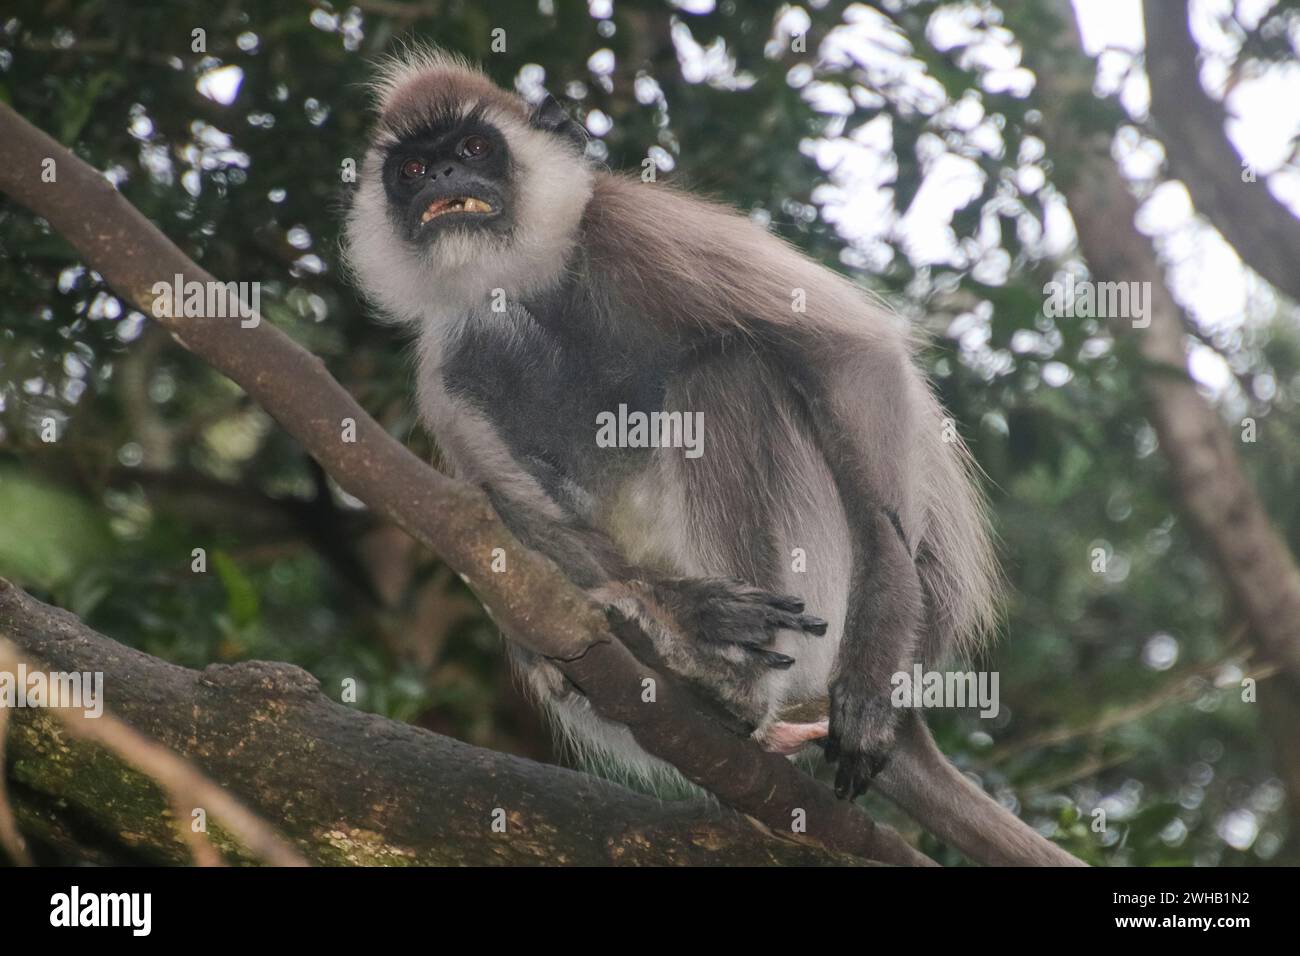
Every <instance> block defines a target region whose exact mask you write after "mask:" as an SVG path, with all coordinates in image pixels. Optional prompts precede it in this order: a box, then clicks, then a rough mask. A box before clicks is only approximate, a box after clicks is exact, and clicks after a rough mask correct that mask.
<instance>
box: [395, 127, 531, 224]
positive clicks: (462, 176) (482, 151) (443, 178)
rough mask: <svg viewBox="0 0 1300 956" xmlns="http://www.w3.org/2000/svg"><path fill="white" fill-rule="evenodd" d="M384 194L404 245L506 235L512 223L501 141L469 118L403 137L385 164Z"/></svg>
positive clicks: (508, 177) (507, 171)
mask: <svg viewBox="0 0 1300 956" xmlns="http://www.w3.org/2000/svg"><path fill="white" fill-rule="evenodd" d="M384 189H385V191H386V192H387V193H388V208H389V212H390V214H391V215H392V216H393V220H394V222H395V223H396V224H397V225H398V228H399V229H401V231H402V233H403V235H405V237H406V238H407V240H408V241H410V242H413V243H419V244H425V243H428V242H432V241H433V240H434V239H436V238H437V237H439V236H442V235H444V234H446V233H447V232H448V231H471V232H478V231H485V232H497V233H500V232H505V231H507V230H508V229H509V228H510V226H511V224H512V216H511V198H512V195H511V193H512V190H511V162H510V154H509V150H508V149H507V147H506V142H505V137H503V136H502V135H501V133H500V132H499V131H498V130H497V129H496V127H494V126H492V125H491V124H490V123H488V122H486V121H485V120H483V119H482V118H480V117H476V116H473V115H470V116H467V117H464V118H463V119H462V118H457V119H454V120H451V121H447V122H442V123H436V124H434V125H432V126H430V127H429V128H427V129H423V130H420V131H418V132H415V133H413V134H411V135H409V136H406V137H404V138H403V139H402V140H401V141H400V142H399V143H397V145H395V146H393V147H392V148H390V149H389V151H388V154H387V156H386V157H385V159H384Z"/></svg>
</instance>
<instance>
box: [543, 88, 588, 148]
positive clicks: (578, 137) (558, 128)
mask: <svg viewBox="0 0 1300 956" xmlns="http://www.w3.org/2000/svg"><path fill="white" fill-rule="evenodd" d="M528 120H529V122H530V123H532V125H533V126H535V127H537V129H540V130H545V131H546V132H548V133H554V134H555V135H556V136H561V137H563V138H564V139H567V140H568V141H569V142H570V143H572V144H573V145H575V146H577V147H578V149H580V150H583V151H585V150H586V149H587V131H586V130H585V129H583V128H582V124H580V123H579V122H578V121H577V120H575V119H574V118H573V117H572V116H570V115H569V114H568V113H566V112H565V111H564V107H563V106H561V105H560V103H559V100H557V99H556V98H555V97H554V96H552V95H551V94H550V93H547V94H546V96H544V97H543V98H542V101H541V102H540V103H538V104H537V105H536V106H535V107H533V112H532V115H531V116H530V117H529V118H528Z"/></svg>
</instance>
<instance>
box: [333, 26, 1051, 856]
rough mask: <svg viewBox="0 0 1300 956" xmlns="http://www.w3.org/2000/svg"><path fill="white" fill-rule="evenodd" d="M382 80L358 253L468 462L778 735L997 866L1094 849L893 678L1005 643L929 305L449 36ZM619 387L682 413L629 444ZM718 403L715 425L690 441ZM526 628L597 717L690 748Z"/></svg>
mask: <svg viewBox="0 0 1300 956" xmlns="http://www.w3.org/2000/svg"><path fill="white" fill-rule="evenodd" d="M375 92H376V94H377V100H378V114H379V115H378V123H377V127H376V129H375V131H374V134H373V139H372V142H371V146H370V148H369V151H368V152H367V155H366V157H365V160H364V163H363V166H362V170H361V176H360V177H359V179H360V181H359V184H358V189H357V192H356V196H355V200H354V202H353V204H352V207H351V210H350V213H349V216H348V221H347V226H346V235H345V245H346V259H347V262H348V266H349V268H350V270H351V271H352V273H353V275H354V276H355V278H356V280H357V282H358V283H359V285H360V287H361V288H362V289H363V291H364V292H365V294H366V295H367V297H368V298H369V299H370V300H371V301H372V302H373V304H374V305H375V306H376V307H377V308H378V309H379V310H380V311H381V312H382V313H383V315H384V316H385V317H386V318H388V319H389V320H391V321H396V322H400V323H408V324H410V325H411V326H412V327H413V328H414V329H415V331H416V333H417V350H418V366H419V368H418V402H419V409H420V413H421V416H422V418H423V420H424V422H425V424H426V425H427V426H428V428H429V429H430V430H431V431H432V433H433V434H434V436H435V437H436V439H437V441H438V444H439V447H440V449H441V451H442V452H443V455H444V457H445V459H446V461H447V462H448V464H449V465H450V466H451V468H452V469H453V470H454V472H455V474H456V475H457V476H458V477H460V478H462V479H464V480H466V481H470V482H473V483H475V484H476V485H479V486H480V487H482V488H483V489H484V490H485V491H486V493H487V494H488V496H489V498H490V500H491V501H492V503H493V506H494V507H495V508H496V509H497V511H498V513H499V514H500V516H501V518H502V520H503V521H504V523H505V524H506V525H507V527H509V528H510V530H511V531H512V532H513V533H514V534H515V535H516V536H518V537H519V538H520V540H521V541H523V542H524V543H525V544H526V545H527V546H529V547H531V548H534V549H536V550H538V551H540V552H542V553H544V554H546V555H548V556H549V557H550V558H552V559H553V560H554V561H555V562H556V563H557V564H558V565H559V566H560V568H561V569H562V570H563V571H564V572H565V573H566V574H567V575H568V576H569V577H570V578H571V579H572V580H573V581H574V582H575V583H576V584H578V585H579V586H581V587H583V588H585V589H587V590H588V591H589V593H591V594H592V595H593V596H595V597H597V598H598V599H600V600H602V601H604V602H605V603H606V605H609V606H613V607H616V608H619V609H621V610H622V612H623V613H625V614H627V615H629V616H634V617H635V618H636V619H637V620H638V621H639V622H640V623H641V624H642V625H643V627H644V629H645V631H646V633H647V634H648V635H649V636H650V637H651V641H652V643H653V645H654V651H655V652H656V654H657V655H658V656H659V658H660V660H661V661H662V662H663V663H664V664H665V666H667V667H668V669H670V670H671V671H673V672H675V673H677V674H678V675H680V676H681V677H683V678H685V679H687V680H688V681H690V682H691V683H693V684H694V685H696V686H698V687H704V688H707V689H708V690H709V691H710V693H711V694H712V695H713V696H714V697H715V698H716V699H717V700H719V701H720V702H721V703H722V704H723V705H724V706H725V708H726V709H727V710H728V711H729V712H730V713H731V714H733V715H735V716H736V717H737V718H739V719H740V720H741V721H743V722H744V724H745V726H746V727H747V728H752V729H753V735H754V737H755V738H756V739H757V740H758V741H759V742H760V743H761V744H763V745H764V746H765V747H767V748H768V749H770V750H774V751H777V752H781V753H795V752H797V751H799V750H801V749H804V748H805V746H806V745H807V744H809V743H810V742H812V741H819V742H820V743H822V745H823V746H824V750H825V756H826V758H827V759H828V760H830V761H833V762H835V763H836V765H837V766H836V777H835V789H836V791H837V793H838V794H839V795H840V796H842V797H846V798H852V797H855V796H857V795H858V794H860V793H862V792H863V791H864V790H865V789H866V788H867V786H868V785H869V784H870V783H872V781H873V780H875V781H876V785H877V786H879V787H880V788H881V789H882V790H883V791H884V792H885V793H886V794H887V795H888V796H890V797H891V798H893V799H895V800H896V801H897V802H899V803H900V804H901V805H903V806H904V808H905V809H907V810H908V811H909V812H912V813H913V814H914V815H916V816H917V817H918V818H919V819H920V820H921V822H922V823H923V824H925V825H926V826H927V827H928V828H929V829H931V830H932V831H933V832H935V833H936V834H937V835H939V836H940V837H941V838H944V839H947V840H949V842H952V843H954V844H955V845H957V846H958V847H959V848H960V849H963V850H964V851H965V852H967V853H968V854H969V855H972V856H975V857H976V858H981V857H982V858H983V859H984V861H985V862H990V861H1001V862H1046V863H1063V862H1073V858H1072V857H1069V856H1068V855H1067V854H1065V853H1063V852H1062V851H1060V850H1058V849H1057V848H1056V847H1054V846H1053V845H1052V844H1050V843H1049V842H1048V841H1046V840H1043V839H1042V838H1041V837H1039V836H1038V835H1037V834H1036V833H1034V832H1033V831H1032V830H1030V828H1028V827H1027V826H1025V825H1024V824H1023V823H1021V822H1020V821H1019V820H1017V819H1016V818H1015V817H1014V816H1013V815H1011V814H1010V813H1007V812H1006V811H1005V810H1002V809H1001V808H1000V807H999V806H998V805H997V804H996V803H994V802H993V801H992V800H990V799H989V798H988V797H987V796H986V795H985V794H984V793H983V792H982V791H981V790H980V789H979V788H978V787H975V786H974V785H973V784H971V783H970V782H969V781H967V780H966V779H965V778H964V777H962V776H961V774H959V773H958V772H957V771H956V770H955V769H954V768H953V767H952V766H951V765H950V764H949V763H948V762H947V761H946V760H945V759H944V758H943V757H942V755H941V754H939V752H938V750H937V748H936V747H935V746H934V743H933V740H932V739H931V738H930V736H929V732H928V730H927V729H926V727H925V724H924V721H923V720H922V719H921V718H920V716H919V715H918V714H916V713H915V712H914V711H910V710H908V711H904V710H901V709H898V708H895V707H893V706H891V702H890V692H891V676H892V675H893V674H895V673H896V672H899V671H907V672H911V670H912V668H913V665H914V664H915V663H917V662H920V663H922V664H923V665H925V666H926V667H927V668H928V667H933V666H935V665H937V664H938V663H939V662H941V660H942V659H943V657H944V656H945V655H946V654H948V653H950V652H954V651H956V652H962V653H967V654H969V653H971V652H974V651H976V650H977V649H978V648H979V647H980V642H981V640H982V638H983V635H985V634H986V633H987V632H988V631H989V630H990V628H991V625H992V624H993V622H994V619H995V617H996V610H995V605H996V592H997V589H998V585H997V582H998V572H997V569H996V564H995V561H994V557H993V552H992V548H991V546H990V542H989V534H988V530H987V522H986V519H985V515H984V509H983V505H982V502H981V498H980V496H979V494H978V492H977V490H976V487H975V484H974V482H973V480H972V476H971V465H970V462H969V458H968V455H967V453H966V451H965V449H964V447H963V445H962V444H961V443H960V441H959V440H957V439H956V437H955V435H954V434H953V433H952V431H951V428H950V427H946V423H945V421H944V417H943V412H942V410H941V408H940V406H939V404H938V402H937V400H936V399H935V398H934V396H933V395H932V393H931V391H930V388H929V386H928V384H927V383H926V381H925V379H924V377H923V376H922V374H921V373H920V372H919V371H918V370H917V366H916V364H915V362H914V359H913V351H914V348H913V345H912V343H911V341H910V338H909V334H908V332H907V330H906V329H905V328H904V327H903V326H902V325H900V323H899V321H898V320H897V319H896V318H895V317H893V316H892V315H891V314H890V313H889V312H888V311H887V310H885V309H883V308H882V307H880V306H878V305H876V304H874V303H873V302H872V301H871V300H869V299H868V298H867V297H866V296H865V295H864V294H863V292H862V291H861V290H860V289H858V288H857V287H855V286H854V285H853V284H852V283H850V282H849V281H847V280H846V279H844V278H842V277H841V276H839V275H836V274H834V273H832V272H831V271H829V270H827V269H825V268H824V267H822V266H820V265H818V264H817V263H814V262H813V261H811V260H810V259H808V258H805V257H804V256H803V255H801V254H800V253H798V252H797V251H796V250H794V249H793V248H791V247H790V246H788V245H787V244H785V243H784V242H782V241H781V240H779V239H777V238H776V237H774V236H772V235H770V234H769V233H768V232H767V231H766V230H764V229H763V228H762V227H761V226H759V225H757V224H755V223H753V222H751V221H750V220H749V219H747V218H745V217H743V216H741V215H739V214H737V213H735V212H733V211H731V210H729V209H726V208H724V207H722V206H719V205H716V204H714V203H711V202H707V201H704V200H701V199H698V198H695V197H692V196H689V195H686V194H684V193H683V192H680V191H677V190H674V189H672V188H667V187H664V186H659V185H653V184H647V183H643V182H641V181H639V180H638V179H628V178H620V177H618V176H615V175H612V174H610V173H608V172H605V171H603V170H600V169H597V168H596V167H595V166H594V165H593V164H592V163H590V162H589V161H588V160H587V159H585V158H584V147H585V144H586V136H585V133H584V131H583V130H582V128H581V127H580V126H578V125H577V124H576V123H575V122H574V121H573V120H572V119H571V118H570V117H569V116H568V115H567V114H566V113H565V112H564V110H563V109H562V108H561V107H560V106H559V104H558V103H557V102H556V101H555V100H554V99H552V98H551V97H549V96H548V97H546V98H545V99H544V100H543V101H542V102H541V103H540V104H538V105H535V106H534V105H530V104H528V103H527V102H526V101H525V100H523V99H522V98H520V97H518V96H515V95H513V94H511V93H507V92H505V91H503V90H501V89H500V88H499V87H497V86H495V85H494V84H493V83H491V82H490V81H489V80H488V79H487V78H486V77H485V76H484V75H483V74H482V73H480V72H478V71H476V70H475V69H473V68H471V67H470V66H469V65H467V64H466V63H464V62H463V61H460V60H458V59H456V58H454V57H451V56H449V55H447V54H445V53H442V52H439V51H436V50H428V49H422V50H416V51H413V52H408V53H406V54H404V55H402V56H401V57H398V58H395V59H393V60H391V61H390V62H388V63H387V64H386V65H385V66H384V67H382V68H381V70H380V73H379V76H378V79H377V82H376V83H375ZM801 306H802V307H801ZM613 415H619V416H620V417H625V418H626V420H627V421H633V420H634V416H637V415H643V416H645V418H644V419H642V421H643V422H644V421H645V420H649V421H650V422H651V425H652V430H653V431H654V435H653V438H666V439H669V440H668V441H666V442H665V441H654V440H651V441H649V442H645V441H637V442H630V441H629V442H626V443H625V444H636V445H639V446H644V445H646V444H649V447H603V446H605V445H607V444H609V442H602V441H599V440H598V430H599V427H600V424H601V422H602V421H603V422H605V423H608V421H609V417H610V416H613ZM701 421H702V423H703V432H702V435H696V436H695V439H696V441H697V443H698V441H699V439H700V438H701V437H702V438H703V443H702V445H700V446H699V447H697V448H695V449H694V451H693V452H692V450H690V449H683V448H682V447H671V446H673V445H680V444H682V442H681V441H676V440H674V439H680V438H682V435H683V430H684V429H683V424H684V423H685V424H686V425H689V424H692V423H698V422H701ZM650 430H651V429H643V432H642V435H641V437H642V438H650V437H651V436H649V435H648V432H649V431H650ZM685 431H689V429H685ZM633 432H635V428H634V429H633ZM796 549H802V554H803V555H805V559H804V560H805V561H806V567H804V568H799V569H796V567H795V565H796V562H795V561H793V560H792V555H794V554H798V553H800V552H799V551H797V550H796ZM512 655H513V657H514V658H515V662H516V664H517V666H518V667H519V669H520V670H521V672H522V674H523V675H524V677H525V679H526V682H527V683H528V684H529V685H530V687H531V688H532V690H533V691H534V692H535V693H536V694H537V696H538V697H539V698H540V699H541V701H542V702H543V703H544V705H545V706H546V708H547V710H548V711H549V712H550V714H551V715H552V717H553V718H554V719H555V720H556V721H557V722H558V724H559V725H560V727H561V729H562V731H563V733H564V735H565V736H566V738H567V739H568V740H569V742H570V743H572V744H575V745H576V746H577V747H578V748H580V749H581V750H583V751H585V752H586V754H587V755H588V756H594V757H596V758H598V759H603V760H604V761H605V762H606V763H613V764H615V765H617V766H619V767H622V768H624V769H625V770H627V771H630V772H631V773H633V774H640V775H642V776H648V777H654V776H655V775H656V774H658V773H661V772H669V769H670V768H667V767H666V765H664V764H662V763H661V762H659V761H658V760H656V759H654V758H652V757H651V756H649V755H648V754H646V753H645V752H644V751H642V750H641V749H640V748H639V747H638V746H637V745H636V743H635V741H634V740H633V738H632V736H631V734H630V732H629V731H628V730H627V729H626V728H625V727H623V726H622V725H619V724H615V723H612V722H609V721H606V720H604V719H603V718H601V717H599V716H598V715H597V714H595V713H594V711H593V710H592V709H591V707H590V705H589V704H588V702H587V701H586V699H585V698H584V697H582V696H581V694H580V693H579V692H578V691H577V690H576V689H575V688H573V687H572V686H571V685H567V684H566V682H565V680H564V678H563V677H562V675H561V674H560V673H559V671H558V670H556V669H555V668H554V667H553V666H552V665H550V664H549V663H548V662H546V661H544V660H542V659H539V658H536V657H535V656H532V655H529V654H528V653H527V652H525V651H523V650H521V649H518V648H515V647H513V645H512ZM819 704H820V706H819ZM810 707H811V712H810ZM800 711H802V715H801V716H798V717H791V716H790V715H791V714H797V713H799V712H800ZM821 738H824V740H822V739H821ZM986 843H987V844H991V846H990V845H985V844H986ZM1007 845H1014V846H1016V847H1018V848H1019V850H1017V851H1016V852H1018V853H1019V854H1020V855H1019V856H1016V855H1015V854H1014V853H1013V854H1012V855H1011V856H1009V857H1008V856H1005V855H1004V856H1002V857H999V856H998V853H999V852H1005V849H1004V850H1003V851H999V850H998V849H997V848H998V847H999V846H1000V847H1003V848H1005V847H1006V846H1007Z"/></svg>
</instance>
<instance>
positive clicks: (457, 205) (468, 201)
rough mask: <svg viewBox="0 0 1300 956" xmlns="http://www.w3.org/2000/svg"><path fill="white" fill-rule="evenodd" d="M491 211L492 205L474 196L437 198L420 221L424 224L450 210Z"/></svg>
mask: <svg viewBox="0 0 1300 956" xmlns="http://www.w3.org/2000/svg"><path fill="white" fill-rule="evenodd" d="M491 211H492V207H491V206H490V205H488V204H487V203H485V202H484V201H483V200H481V199H476V198H475V197H473V196H470V197H468V198H465V199H435V200H434V201H433V202H431V203H430V204H429V208H428V209H426V210H425V211H424V215H422V216H421V217H420V223H421V224H424V223H426V222H428V221H429V220H430V219H435V218H437V217H438V216H441V215H443V214H444V213H448V212H477V213H488V212H491Z"/></svg>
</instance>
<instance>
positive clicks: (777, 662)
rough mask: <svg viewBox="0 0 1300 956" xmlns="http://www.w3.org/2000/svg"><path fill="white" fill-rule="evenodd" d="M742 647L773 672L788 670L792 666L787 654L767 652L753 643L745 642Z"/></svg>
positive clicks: (792, 659) (791, 660) (791, 658)
mask: <svg viewBox="0 0 1300 956" xmlns="http://www.w3.org/2000/svg"><path fill="white" fill-rule="evenodd" d="M743 646H744V648H745V649H746V650H747V651H749V652H750V653H751V654H753V655H754V656H755V657H757V658H758V659H759V660H761V661H762V662H763V663H764V664H766V665H767V666H768V667H771V668H773V669H775V670H780V671H784V670H789V669H790V668H791V667H793V666H794V658H793V657H790V656H789V655H788V654H781V653H779V652H777V651H769V650H768V649H767V648H765V647H764V646H763V645H761V644H758V643H755V642H753V641H746V642H745V643H744V645H743Z"/></svg>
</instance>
